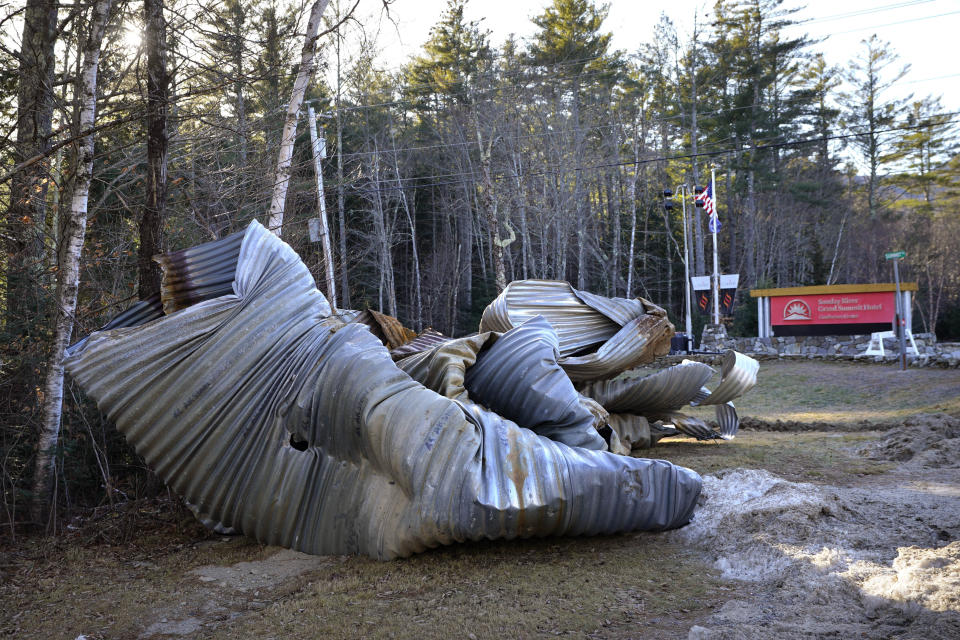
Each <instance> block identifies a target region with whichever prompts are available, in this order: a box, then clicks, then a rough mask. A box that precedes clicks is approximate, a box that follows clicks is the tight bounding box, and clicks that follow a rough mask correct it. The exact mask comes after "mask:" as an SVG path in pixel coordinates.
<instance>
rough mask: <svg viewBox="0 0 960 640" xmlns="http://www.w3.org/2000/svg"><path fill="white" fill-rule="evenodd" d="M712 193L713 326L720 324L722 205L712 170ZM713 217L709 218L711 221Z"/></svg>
mask: <svg viewBox="0 0 960 640" xmlns="http://www.w3.org/2000/svg"><path fill="white" fill-rule="evenodd" d="M710 193H711V195H712V196H713V212H714V213H713V216H712V218H713V220H712V224H711V225H710V226H711V227H712V229H713V233H712V235H713V324H720V268H719V267H718V266H717V221H718V220H719V219H720V205H719V204H718V202H717V201H718V198H717V176H716V169H710ZM710 218H711V216H707V220H708V221H709V220H710Z"/></svg>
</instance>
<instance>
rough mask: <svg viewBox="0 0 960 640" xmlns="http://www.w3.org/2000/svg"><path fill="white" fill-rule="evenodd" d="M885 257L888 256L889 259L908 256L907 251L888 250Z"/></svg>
mask: <svg viewBox="0 0 960 640" xmlns="http://www.w3.org/2000/svg"><path fill="white" fill-rule="evenodd" d="M883 257H884V258H886V259H887V260H896V259H897V258H906V257H907V252H906V251H888V252H886V253H885V254H883Z"/></svg>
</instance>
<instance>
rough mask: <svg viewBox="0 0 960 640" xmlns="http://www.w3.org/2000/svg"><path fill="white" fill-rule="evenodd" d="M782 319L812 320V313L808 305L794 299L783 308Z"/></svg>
mask: <svg viewBox="0 0 960 640" xmlns="http://www.w3.org/2000/svg"><path fill="white" fill-rule="evenodd" d="M783 319H784V320H813V313H812V312H811V311H810V305H808V304H807V303H806V302H804V301H803V300H800V299H799V298H795V299H793V300H791V301H790V302H788V303H787V304H786V305H785V306H784V307H783Z"/></svg>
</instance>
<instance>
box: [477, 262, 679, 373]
mask: <svg viewBox="0 0 960 640" xmlns="http://www.w3.org/2000/svg"><path fill="white" fill-rule="evenodd" d="M536 315H542V316H544V317H545V318H546V319H547V321H548V322H549V323H550V325H551V326H552V327H553V329H554V330H555V331H556V332H557V337H558V339H559V350H560V355H561V356H562V357H561V358H560V360H559V362H560V366H561V367H563V369H564V371H566V372H567V375H569V376H570V379H571V380H575V381H584V380H597V379H602V378H610V377H613V376H615V375H617V374H618V373H620V372H622V371H625V370H627V369H629V368H631V367H634V366H636V365H638V364H642V363H644V362H649V361H651V360H653V358H654V357H656V356H658V355H664V354H666V353H667V351H669V348H670V344H669V343H670V337H671V336H672V335H673V332H674V329H673V325H672V324H670V321H669V320H668V319H667V316H666V312H665V311H664V310H663V309H661V308H660V307H658V306H656V305H655V304H653V303H651V302H648V301H646V300H642V299H637V300H628V299H626V298H605V297H603V296H597V295H594V294H591V293H587V292H583V291H578V290H577V289H574V288H573V287H572V286H571V285H570V283H568V282H563V281H555V280H516V281H514V282H511V283H510V284H508V285H507V287H506V289H504V290H503V292H502V293H501V294H500V295H499V296H498V297H497V298H496V299H495V300H494V301H493V302H491V303H490V304H489V305H488V306H487V308H486V309H485V310H484V312H483V316H482V318H481V320H480V331H481V332H483V331H501V332H504V331H509V330H510V329H512V328H513V327H516V326H519V325H521V324H523V323H524V322H526V321H527V320H529V319H530V318H532V317H534V316H536Z"/></svg>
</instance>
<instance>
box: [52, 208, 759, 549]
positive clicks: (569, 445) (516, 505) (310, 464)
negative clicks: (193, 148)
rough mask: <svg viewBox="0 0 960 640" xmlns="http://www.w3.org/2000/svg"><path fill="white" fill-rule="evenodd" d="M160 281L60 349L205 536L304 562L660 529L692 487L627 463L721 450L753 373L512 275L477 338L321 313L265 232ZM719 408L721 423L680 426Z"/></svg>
mask: <svg viewBox="0 0 960 640" xmlns="http://www.w3.org/2000/svg"><path fill="white" fill-rule="evenodd" d="M158 261H159V262H160V264H161V266H162V267H163V269H164V284H163V290H162V292H161V295H160V296H159V297H158V298H157V299H153V300H147V301H143V302H141V303H138V304H136V305H134V306H133V307H132V308H131V309H129V310H127V311H126V312H124V313H122V314H120V315H119V316H117V317H116V318H114V319H113V320H112V321H111V322H110V323H108V324H107V325H106V326H105V327H104V328H103V329H101V330H99V331H97V332H94V333H93V334H91V335H90V336H89V337H87V338H85V339H83V340H81V341H80V342H78V343H77V344H76V345H74V346H73V347H71V349H70V350H69V354H68V359H67V362H66V366H67V369H68V371H69V372H70V374H71V375H72V376H73V378H74V379H75V380H76V381H77V382H78V384H79V385H80V386H81V387H82V388H83V389H84V391H85V392H86V393H87V394H88V395H89V396H90V397H92V398H93V399H94V400H96V402H97V403H98V406H99V407H100V409H101V410H102V411H103V412H104V413H106V414H107V416H108V417H109V418H110V419H111V420H112V421H113V422H114V423H115V424H116V425H117V428H118V429H119V430H120V431H121V432H122V433H124V434H125V436H126V437H127V439H128V440H129V441H130V442H131V443H132V444H133V445H134V446H135V447H136V449H137V451H138V452H139V453H140V454H142V455H143V456H144V458H145V459H146V460H147V462H148V463H149V464H150V465H151V466H152V467H153V468H154V469H155V470H156V472H157V473H158V475H160V477H161V478H163V479H164V481H165V482H166V483H167V484H168V485H169V486H170V487H172V488H173V489H174V490H175V491H177V492H178V493H179V494H180V495H182V496H183V498H184V499H185V501H186V502H187V504H189V505H190V506H191V508H193V509H194V511H195V512H196V513H197V515H198V517H199V518H201V520H203V521H204V522H205V523H206V524H208V526H213V527H218V528H220V529H221V530H230V529H233V530H237V531H240V532H243V533H245V534H247V535H250V536H252V537H255V538H257V539H258V540H260V541H262V542H264V543H268V544H278V545H282V546H286V547H289V548H293V549H297V550H300V551H306V552H309V553H318V554H321V553H365V554H368V555H370V556H372V557H375V558H380V559H389V558H395V557H400V556H407V555H410V554H412V553H417V552H420V551H423V550H425V549H428V548H431V547H436V546H438V545H442V544H451V543H454V542H463V541H466V540H479V539H483V538H488V539H494V538H507V539H510V538H515V537H529V536H547V535H595V534H610V533H615V532H620V531H629V530H638V529H653V530H660V529H670V528H675V527H678V526H682V525H683V524H685V523H686V522H688V521H689V520H690V517H691V516H692V513H693V509H694V506H695V505H696V501H697V497H698V495H699V493H700V487H701V480H700V476H699V475H697V474H696V473H695V472H693V471H691V470H690V469H686V468H683V467H678V466H676V465H673V464H670V463H669V462H666V461H663V460H648V459H641V458H635V457H631V456H625V455H615V454H616V453H629V452H630V451H634V450H637V449H639V448H642V447H647V446H650V445H651V444H652V443H654V442H656V441H657V440H658V439H659V438H661V437H664V436H667V435H674V434H677V433H685V434H689V435H693V436H695V437H698V438H714V437H723V438H730V437H733V435H734V433H735V432H736V429H737V426H738V421H737V417H736V412H735V411H734V409H733V406H732V404H730V403H729V401H730V400H731V399H732V398H734V397H736V395H739V394H740V393H742V392H744V391H746V390H747V389H749V388H750V387H751V386H752V385H753V383H754V382H755V380H756V372H757V366H756V362H754V361H753V360H751V359H749V358H747V357H745V356H742V355H741V354H734V353H731V354H728V356H727V358H726V361H725V363H724V367H723V371H722V378H721V382H720V383H719V385H718V386H717V387H716V388H715V389H714V390H713V392H712V393H711V392H710V391H708V390H707V389H706V388H705V387H704V386H703V385H704V383H705V382H706V381H707V380H708V379H709V378H710V376H711V375H712V374H713V371H712V369H710V368H709V367H707V366H706V365H703V364H699V363H687V362H685V363H683V364H681V365H678V366H676V367H673V368H670V369H666V370H664V371H662V372H660V373H657V374H654V375H650V376H647V377H639V376H637V375H636V373H635V372H629V371H628V373H626V374H624V375H620V376H619V377H617V376H618V374H621V373H622V372H624V371H627V370H628V369H630V368H632V367H635V366H637V365H638V364H642V363H645V362H650V361H652V360H653V359H654V358H655V357H657V356H658V355H662V354H664V353H666V351H667V349H668V347H669V339H670V336H671V335H672V334H673V327H672V325H670V323H669V321H668V320H667V317H666V313H665V312H664V311H663V310H662V309H660V308H659V307H657V306H656V305H653V304H651V303H649V302H646V301H644V300H626V299H622V298H603V297H601V296H596V295H593V294H589V293H587V292H583V291H577V290H576V289H574V288H573V287H571V286H570V285H569V284H568V283H566V282H549V281H520V282H514V283H511V284H510V285H509V286H508V287H507V289H505V290H504V292H503V293H502V294H501V296H500V297H498V298H497V299H496V300H495V301H494V302H493V303H491V305H490V306H489V307H488V308H487V310H486V311H485V312H484V314H483V319H482V321H481V326H480V333H478V334H476V335H473V336H468V337H465V338H459V339H448V338H445V337H443V336H441V335H439V334H437V333H436V332H429V331H428V332H424V333H423V334H421V335H419V336H415V335H414V333H413V332H411V331H409V330H408V329H405V328H404V327H402V325H400V323H399V322H398V321H397V320H396V319H394V318H390V317H389V316H384V315H383V314H379V313H376V312H374V311H364V312H350V311H346V312H336V313H335V312H334V311H333V310H332V309H331V308H330V305H329V304H328V302H327V300H326V299H325V298H324V296H323V294H321V293H320V292H319V291H318V290H317V289H316V286H315V284H314V281H313V278H312V276H311V275H310V272H309V270H308V269H307V268H306V267H305V266H304V265H303V263H302V262H301V261H300V259H299V257H298V256H297V255H296V253H295V252H294V251H293V250H292V249H290V247H289V246H287V245H286V244H285V243H283V242H282V241H281V240H279V239H278V238H277V237H276V236H274V235H273V234H271V233H269V232H268V231H267V230H266V229H264V228H263V227H262V226H261V225H260V224H258V223H256V222H253V223H251V224H250V226H249V227H248V228H247V230H246V231H245V232H243V233H240V234H236V235H234V236H230V237H228V238H224V239H222V240H217V241H214V242H210V243H206V244H203V245H198V246H196V247H192V248H190V249H186V250H183V251H179V252H175V253H171V254H166V255H165V256H161V257H159V258H158ZM688 403H694V404H698V403H699V404H714V405H716V407H717V418H718V420H717V423H718V426H717V430H714V429H712V428H711V427H709V426H708V425H706V424H705V423H703V422H701V421H699V420H697V419H695V418H692V417H690V416H684V415H682V414H679V413H678V410H679V409H680V408H681V407H682V406H683V405H685V404H688Z"/></svg>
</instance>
